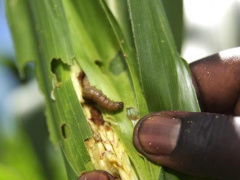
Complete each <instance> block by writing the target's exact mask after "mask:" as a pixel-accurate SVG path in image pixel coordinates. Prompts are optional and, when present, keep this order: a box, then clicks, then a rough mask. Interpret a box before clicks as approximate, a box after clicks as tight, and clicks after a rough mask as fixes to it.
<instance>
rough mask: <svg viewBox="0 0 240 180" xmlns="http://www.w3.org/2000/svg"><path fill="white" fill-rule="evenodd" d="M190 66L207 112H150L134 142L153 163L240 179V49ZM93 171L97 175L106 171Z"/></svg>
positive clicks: (95, 176) (203, 109)
mask: <svg viewBox="0 0 240 180" xmlns="http://www.w3.org/2000/svg"><path fill="white" fill-rule="evenodd" d="M190 69H191V72H192V79H193V84H194V87H195V90H196V93H197V97H198V100H199V103H200V106H201V110H202V112H201V113H192V112H183V111H166V112H158V113H153V114H150V115H148V116H145V117H143V118H142V119H141V120H140V121H139V122H138V124H137V125H136V127H135V131H134V140H133V142H134V145H135V147H136V148H137V149H138V150H139V152H140V153H142V154H143V155H144V156H146V157H147V158H148V159H149V160H151V161H152V162H155V163H157V164H159V165H163V166H166V167H169V168H172V169H175V170H177V171H181V172H184V173H187V174H192V175H199V176H204V177H216V178H224V179H237V178H240V171H239V170H240V117H237V115H240V96H239V95H240V48H235V49H230V50H227V51H223V52H220V53H218V54H215V55H213V56H210V57H207V58H204V59H201V60H199V61H196V62H194V63H192V64H190ZM207 112H208V113H207ZM209 112H211V113H209ZM217 113H221V114H217ZM223 114H225V115H223ZM234 115H235V116H234ZM91 173H95V174H91ZM91 173H90V174H91V177H94V178H95V179H99V178H100V177H99V176H98V175H99V173H100V175H102V173H103V174H104V172H103V171H100V172H99V171H93V172H91ZM85 175H86V176H87V177H90V175H87V174H85ZM105 175H106V176H105V179H111V178H113V177H111V175H109V174H108V173H107V174H105ZM94 178H92V179H94ZM80 179H82V177H81V178H80Z"/></svg>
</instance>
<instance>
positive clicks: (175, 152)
mask: <svg viewBox="0 0 240 180" xmlns="http://www.w3.org/2000/svg"><path fill="white" fill-rule="evenodd" d="M239 137H240V118H239V117H233V116H226V115H220V114H211V113H192V112H182V111H166V112H160V113H154V114H150V115H148V116H145V117H143V118H142V119H141V120H140V121H139V122H138V124H137V125H136V127H135V131H134V145H135V147H136V148H137V149H138V150H139V151H140V152H141V153H142V154H143V155H144V156H146V157H147V158H148V159H150V160H151V161H153V162H155V163H157V164H161V165H163V166H167V167H169V168H172V169H175V170H178V171H182V172H185V173H188V174H192V175H200V176H205V177H217V178H231V179H232V178H239V177H240V173H239V169H240V153H239V152H240V138H239Z"/></svg>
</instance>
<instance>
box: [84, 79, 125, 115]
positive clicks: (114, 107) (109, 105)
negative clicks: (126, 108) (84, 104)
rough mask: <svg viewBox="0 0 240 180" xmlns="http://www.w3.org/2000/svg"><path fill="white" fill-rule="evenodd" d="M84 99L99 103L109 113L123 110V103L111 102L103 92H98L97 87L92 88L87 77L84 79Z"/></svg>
mask: <svg viewBox="0 0 240 180" xmlns="http://www.w3.org/2000/svg"><path fill="white" fill-rule="evenodd" d="M82 86H83V92H82V93H83V97H84V98H86V99H91V100H93V101H94V102H95V103H97V104H98V105H99V106H101V107H102V108H104V109H106V110H108V111H118V110H120V109H122V108H123V102H114V101H112V100H110V99H109V98H108V97H107V96H106V95H105V94H103V92H102V91H100V90H98V89H97V88H96V87H94V86H91V85H90V83H89V81H88V79H87V77H86V76H85V77H84V78H83V82H82Z"/></svg>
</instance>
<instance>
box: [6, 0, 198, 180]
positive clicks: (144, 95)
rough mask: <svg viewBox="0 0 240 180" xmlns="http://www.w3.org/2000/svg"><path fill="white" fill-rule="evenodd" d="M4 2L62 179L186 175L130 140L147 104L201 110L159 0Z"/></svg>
mask: <svg viewBox="0 0 240 180" xmlns="http://www.w3.org/2000/svg"><path fill="white" fill-rule="evenodd" d="M179 8H181V6H180V7H179ZM6 9H7V16H8V21H9V25H10V29H11V32H12V36H13V40H14V44H15V52H16V58H17V62H18V67H19V70H20V75H21V76H24V73H23V69H24V67H25V65H26V64H27V63H28V62H34V64H35V72H36V76H37V80H38V84H39V88H40V89H41V91H42V93H43V95H44V97H45V102H46V116H47V124H48V129H49V133H50V139H51V141H52V142H53V144H54V145H56V146H60V147H61V149H62V153H63V154H64V159H65V166H66V169H67V173H68V176H69V179H76V178H77V177H78V176H80V175H81V174H82V173H84V172H86V171H91V170H105V171H108V172H109V173H110V174H112V175H113V176H114V177H116V178H117V179H123V180H137V179H139V180H156V179H160V180H164V179H173V180H174V179H179V178H183V177H184V179H187V178H190V177H189V176H186V175H183V174H176V173H174V174H170V173H169V172H166V171H164V169H163V168H162V167H160V166H159V165H156V164H153V163H151V162H150V161H148V160H147V159H146V158H145V157H143V156H142V155H141V154H139V153H138V151H137V150H136V149H135V148H134V145H133V143H132V136H133V128H134V125H135V124H136V122H137V121H138V120H139V118H140V117H142V116H144V115H146V114H148V113H151V112H156V111H163V110H185V111H199V106H198V102H197V99H196V95H195V91H194V88H193V85H192V81H191V76H190V73H189V70H188V65H187V64H186V63H185V61H184V60H183V59H181V57H180V55H179V53H178V51H177V48H176V45H175V42H174V38H173V36H172V34H171V30H170V27H169V25H168V21H167V18H166V15H165V12H164V8H163V5H162V1H161V0H121V1H113V0H98V1H97V0H35V1H33V0H7V1H6ZM175 31H177V30H175ZM179 31H181V29H179ZM190 179H191V178H190Z"/></svg>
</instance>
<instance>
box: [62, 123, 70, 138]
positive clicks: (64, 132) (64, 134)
mask: <svg viewBox="0 0 240 180" xmlns="http://www.w3.org/2000/svg"><path fill="white" fill-rule="evenodd" d="M61 133H62V137H63V138H64V139H67V138H68V137H69V135H70V129H69V128H68V126H67V124H66V123H64V124H62V125H61Z"/></svg>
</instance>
